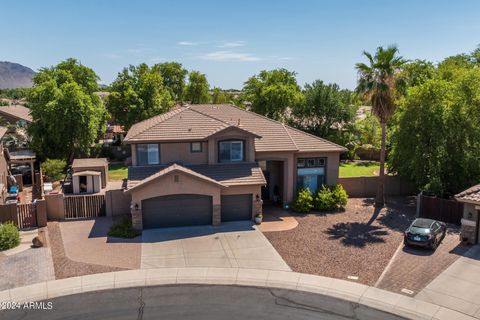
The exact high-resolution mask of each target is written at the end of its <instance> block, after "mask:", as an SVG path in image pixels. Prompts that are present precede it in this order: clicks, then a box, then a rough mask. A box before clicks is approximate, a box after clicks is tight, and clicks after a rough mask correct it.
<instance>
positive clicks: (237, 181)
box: [127, 163, 266, 189]
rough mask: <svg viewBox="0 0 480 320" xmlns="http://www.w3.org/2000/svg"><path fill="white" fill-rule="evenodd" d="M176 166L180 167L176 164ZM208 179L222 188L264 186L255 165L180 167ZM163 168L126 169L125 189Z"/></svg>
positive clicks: (142, 167)
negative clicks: (219, 184) (126, 181)
mask: <svg viewBox="0 0 480 320" xmlns="http://www.w3.org/2000/svg"><path fill="white" fill-rule="evenodd" d="M177 166H180V165H178V164H177ZM180 167H182V168H186V169H189V170H191V171H194V172H196V173H198V174H200V175H203V176H206V177H209V178H210V179H213V180H215V181H217V182H218V183H221V184H222V185H223V186H227V187H228V186H241V185H265V184H266V180H265V177H264V175H263V172H262V169H261V168H260V167H259V166H258V165H257V164H255V163H243V164H240V163H239V164H214V165H190V166H180ZM165 168H167V167H165V166H135V167H129V168H128V183H127V189H131V188H133V187H135V186H136V185H138V184H139V183H142V181H144V180H146V179H149V177H151V176H153V175H155V174H157V173H159V172H160V171H162V170H164V169H165Z"/></svg>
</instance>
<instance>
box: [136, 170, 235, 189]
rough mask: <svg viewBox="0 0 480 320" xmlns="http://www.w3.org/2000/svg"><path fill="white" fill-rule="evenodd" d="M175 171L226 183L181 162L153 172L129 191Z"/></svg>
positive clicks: (209, 181)
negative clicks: (186, 166)
mask: <svg viewBox="0 0 480 320" xmlns="http://www.w3.org/2000/svg"><path fill="white" fill-rule="evenodd" d="M174 172H181V173H184V174H186V175H189V176H192V177H195V178H199V179H200V180H204V181H205V182H208V183H212V184H215V185H217V186H219V187H225V185H224V184H222V183H221V182H218V181H216V180H214V179H212V178H209V177H207V176H205V175H203V174H200V173H198V172H195V171H193V170H191V169H188V168H185V167H183V166H181V165H179V164H176V163H174V164H172V165H170V166H168V167H166V168H163V169H161V170H160V171H158V172H157V173H154V174H152V175H151V176H148V177H147V178H145V179H143V180H141V181H139V182H138V183H136V184H135V185H132V186H131V187H130V188H129V189H128V190H127V192H129V191H132V190H134V189H137V188H139V187H141V186H145V185H146V184H149V183H151V182H153V181H155V180H157V179H160V178H162V177H165V176H166V175H168V174H171V173H174Z"/></svg>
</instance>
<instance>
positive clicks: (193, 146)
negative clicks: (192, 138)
mask: <svg viewBox="0 0 480 320" xmlns="http://www.w3.org/2000/svg"><path fill="white" fill-rule="evenodd" d="M190 151H191V152H202V143H201V142H192V143H190Z"/></svg>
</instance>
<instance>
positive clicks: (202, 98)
mask: <svg viewBox="0 0 480 320" xmlns="http://www.w3.org/2000/svg"><path fill="white" fill-rule="evenodd" d="M209 89H210V85H209V84H208V81H207V77H206V76H205V75H204V74H203V73H200V72H198V71H192V72H190V74H189V76H188V85H187V88H186V92H185V100H186V101H189V102H190V103H208V102H210V94H209V93H208V90H209Z"/></svg>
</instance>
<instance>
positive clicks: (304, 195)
mask: <svg viewBox="0 0 480 320" xmlns="http://www.w3.org/2000/svg"><path fill="white" fill-rule="evenodd" d="M312 208H313V197H312V195H311V193H310V190H308V189H306V188H303V189H301V190H299V191H298V193H297V196H296V197H295V200H293V203H292V209H293V211H296V212H301V213H308V212H310V210H311V209H312Z"/></svg>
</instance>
